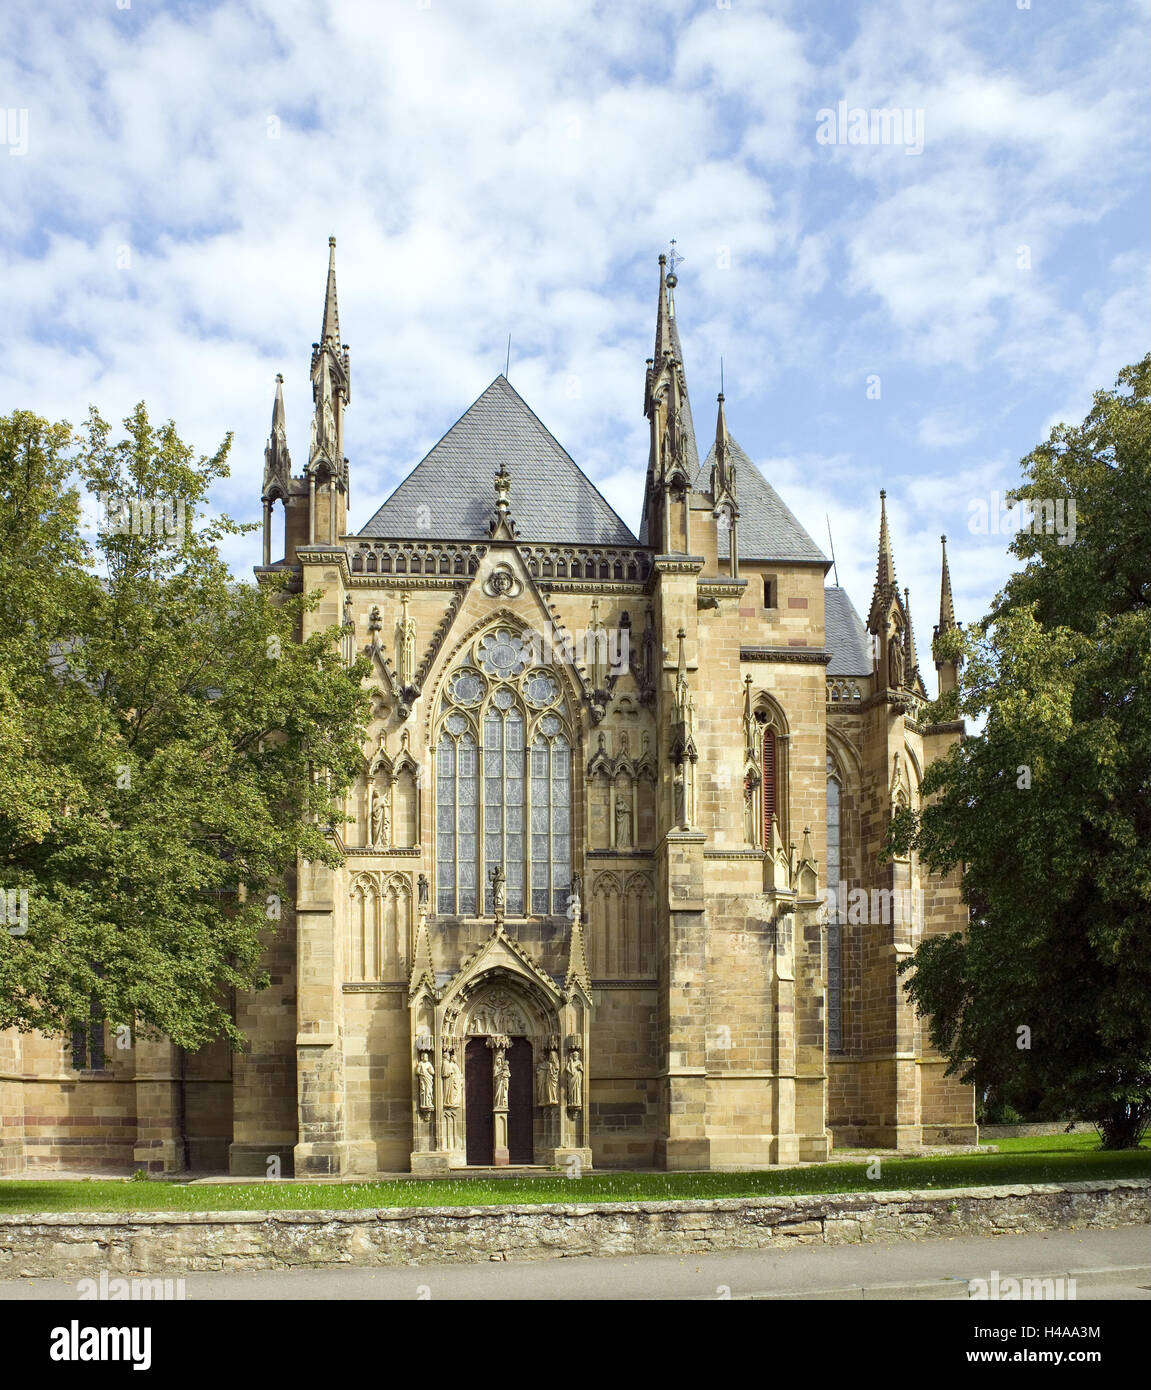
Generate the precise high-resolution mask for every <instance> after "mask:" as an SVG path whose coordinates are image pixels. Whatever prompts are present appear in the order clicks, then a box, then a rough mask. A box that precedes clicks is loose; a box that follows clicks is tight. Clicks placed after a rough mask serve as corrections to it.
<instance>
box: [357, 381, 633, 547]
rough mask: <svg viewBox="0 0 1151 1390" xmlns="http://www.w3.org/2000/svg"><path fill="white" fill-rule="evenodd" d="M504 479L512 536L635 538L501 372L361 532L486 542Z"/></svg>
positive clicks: (601, 541)
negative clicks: (500, 474) (506, 477)
mask: <svg viewBox="0 0 1151 1390" xmlns="http://www.w3.org/2000/svg"><path fill="white" fill-rule="evenodd" d="M501 464H504V465H505V466H506V467H507V469H508V472H509V473H510V474H511V495H510V501H511V515H512V518H513V520H514V521H515V523H516V526H517V527H518V528H519V539H520V540H523V541H527V542H531V541H554V542H559V543H575V544H583V545H636V544H637V541H636V538H635V537H634V536H633V535H632V533H631V532H630V531H629V530H628V528H627V527H626V526H625V525H624V523H623V521H622V520H621V519H620V518H619V516H617V515H616V513H615V512H614V511H613V510H612V508H611V507H610V506H609V505H608V503H607V501H606V500H605V499H604V497H603V496H602V495H601V493H600V492H599V491H598V489H597V488H596V487H595V485H594V484H593V483H592V482H591V480H590V479H589V478H587V477H586V476H585V474H584V473H583V472H582V471H581V470H580V468H579V467H578V465H577V464H576V463H575V461H574V460H573V459H572V458H571V456H570V455H569V454H568V452H567V451H566V450H565V449H564V448H563V446H562V445H561V444H560V443H559V442H558V441H557V440H556V439H555V437H554V436H553V435H552V434H551V432H550V431H549V430H548V429H547V428H546V427H545V426H544V425H543V424H542V422H541V421H540V420H539V419H538V418H537V417H536V415H535V414H534V413H533V412H532V410H531V409H530V408H529V407H528V405H527V403H526V402H525V401H524V400H523V398H522V397H521V396H520V395H519V393H518V392H517V391H515V390H514V389H513V387H512V386H511V384H510V382H508V380H507V378H506V377H504V376H502V375H501V376H498V377H496V379H495V381H493V382H492V384H491V385H490V386H489V387H488V388H487V390H486V391H485V392H484V393H483V394H482V395H481V396H480V397H479V398H478V399H477V400H476V401H475V402H473V404H472V405H471V406H469V407H468V409H467V410H466V411H465V412H464V413H463V415H461V416H460V418H459V419H458V420H457V421H456V423H455V424H454V425H453V426H452V427H451V429H450V430H448V432H447V434H445V435H444V437H443V438H442V439H441V440H440V442H439V443H438V444H436V445H435V446H434V447H433V448H432V449H431V450H430V452H429V453H428V454H427V455H425V457H424V458H423V460H422V461H421V462H420V463H418V464H417V465H416V467H415V468H414V469H413V470H412V472H411V473H409V474H408V476H407V477H406V478H405V479H404V481H403V482H402V483H401V484H400V485H399V487H398V488H396V490H395V492H393V493H392V495H391V496H390V497H389V498H388V500H387V501H386V502H385V503H384V504H383V506H382V507H381V508H380V509H379V511H378V512H376V514H375V516H373V517H372V519H371V520H370V521H369V522H368V523H367V525H366V526H365V527H364V528H363V530H362V531H360V533H359V534H360V535H361V536H377V537H382V538H386V539H389V540H410V539H412V538H413V537H418V538H419V539H420V540H457V541H463V540H467V541H479V540H487V539H488V535H489V531H488V521H489V518H490V517H491V514H492V509H493V507H494V505H495V497H496V494H495V486H494V483H493V479H494V476H495V474H496V472H497V471H498V469H499V467H500V465H501Z"/></svg>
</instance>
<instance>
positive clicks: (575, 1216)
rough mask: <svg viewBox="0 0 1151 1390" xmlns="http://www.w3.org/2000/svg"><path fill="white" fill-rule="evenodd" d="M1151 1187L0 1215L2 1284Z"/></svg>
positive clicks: (884, 1218)
mask: <svg viewBox="0 0 1151 1390" xmlns="http://www.w3.org/2000/svg"><path fill="white" fill-rule="evenodd" d="M1149 1218H1151V1181H1131V1180H1128V1181H1119V1182H1110V1183H1107V1182H1082V1183H1068V1184H1066V1185H1063V1186H1058V1185H1045V1186H1026V1185H1020V1186H1011V1187H983V1188H954V1189H951V1190H943V1191H931V1192H859V1193H846V1194H840V1195H835V1196H823V1197H820V1196H802V1197H760V1198H753V1199H727V1200H723V1201H714V1202H706V1201H689V1202H675V1201H661V1202H619V1203H594V1202H587V1203H581V1204H579V1205H575V1204H573V1205H562V1206H560V1205H556V1206H493V1207H425V1208H415V1209H403V1208H391V1209H385V1210H380V1211H277V1212H268V1211H251V1212H130V1213H124V1214H117V1215H111V1214H108V1213H105V1212H90V1213H67V1212H62V1213H42V1214H39V1215H32V1216H0V1279H14V1278H20V1279H24V1278H48V1277H54V1278H72V1277H79V1276H84V1275H89V1276H90V1275H95V1274H98V1273H99V1272H100V1271H102V1270H106V1271H108V1272H109V1273H114V1274H151V1273H160V1272H163V1271H173V1270H174V1271H184V1272H190V1273H195V1272H206V1271H215V1270H236V1269H242V1270H254V1269H294V1268H317V1267H324V1266H336V1265H389V1264H421V1263H431V1262H449V1261H450V1262H466V1261H472V1260H486V1259H491V1258H513V1259H520V1260H541V1259H554V1258H562V1257H570V1256H572V1255H644V1254H653V1255H654V1254H663V1255H666V1254H679V1253H695V1252H701V1251H707V1250H747V1249H787V1248H788V1247H790V1246H794V1245H853V1244H859V1243H861V1242H864V1243H869V1242H889V1241H896V1240H917V1239H925V1238H930V1237H938V1236H987V1235H1005V1234H1009V1233H1012V1232H1021V1231H1027V1232H1031V1231H1044V1230H1068V1229H1071V1230H1074V1229H1082V1228H1085V1227H1106V1226H1129V1225H1141V1224H1144V1223H1146V1222H1147V1221H1148V1219H1149Z"/></svg>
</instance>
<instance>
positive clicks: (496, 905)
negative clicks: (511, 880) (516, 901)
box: [492, 864, 507, 917]
mask: <svg viewBox="0 0 1151 1390" xmlns="http://www.w3.org/2000/svg"><path fill="white" fill-rule="evenodd" d="M506 894H507V879H506V878H505V876H504V866H503V865H502V864H497V865H496V866H495V868H494V869H493V870H492V908H493V910H494V911H495V913H496V915H497V916H500V917H502V916H503V912H504V904H505V902H506Z"/></svg>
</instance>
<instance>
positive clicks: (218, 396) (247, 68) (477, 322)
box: [0, 0, 1151, 649]
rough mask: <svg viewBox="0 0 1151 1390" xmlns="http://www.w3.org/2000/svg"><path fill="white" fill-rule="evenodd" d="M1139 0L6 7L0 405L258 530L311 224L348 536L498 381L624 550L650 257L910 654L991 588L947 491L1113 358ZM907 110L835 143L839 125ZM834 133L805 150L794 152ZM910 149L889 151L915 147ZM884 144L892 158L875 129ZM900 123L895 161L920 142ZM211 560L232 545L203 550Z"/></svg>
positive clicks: (1123, 347)
mask: <svg viewBox="0 0 1151 1390" xmlns="http://www.w3.org/2000/svg"><path fill="white" fill-rule="evenodd" d="M1149 19H1151V3H1149V0H1109V2H1108V3H1106V4H1104V3H1096V2H1095V0H1030V3H1026V0H933V2H932V3H930V4H926V3H923V0H879V3H874V4H872V3H858V4H856V3H847V2H846V0H799V3H795V4H791V3H785V2H781V3H776V2H775V0H770V2H769V3H753V2H752V0H730V3H728V0H719V3H718V4H717V3H716V0H666V2H665V3H660V2H657V3H652V4H648V3H644V4H640V3H631V2H630V0H612V3H595V0H563V3H558V2H554V3H553V2H551V0H548V2H545V3H526V0H374V3H369V2H368V0H332V2H331V3H318V0H226V3H218V4H217V3H208V0H167V2H166V3H164V0H40V2H39V3H37V4H35V5H22V6H15V5H9V6H5V7H4V12H3V17H2V18H0V40H2V42H0V115H2V116H3V126H2V127H0V135H3V136H4V137H5V143H6V145H7V150H5V148H4V145H3V144H0V192H2V196H0V255H2V257H3V276H2V281H0V306H2V309H3V321H4V329H5V366H6V371H5V373H4V389H3V400H2V402H0V410H2V411H5V412H6V411H8V410H11V409H13V408H16V407H23V408H28V409H32V410H35V411H37V412H38V413H40V414H43V415H47V416H50V417H52V418H65V419H69V420H72V421H73V422H79V421H81V420H82V419H83V417H84V415H85V414H86V411H87V408H88V405H89V403H94V404H96V405H97V406H98V407H99V408H100V409H101V411H102V412H103V413H104V414H105V415H107V416H109V417H112V418H119V417H122V416H123V415H124V414H125V413H126V412H127V411H128V409H129V408H130V407H131V405H132V404H133V403H134V402H135V401H137V400H140V399H143V400H144V401H146V402H147V405H148V407H149V409H150V411H151V412H152V414H153V415H154V417H157V418H167V417H171V418H173V419H174V420H175V421H176V423H177V425H178V427H179V429H180V431H181V433H182V434H183V435H184V437H185V438H187V439H189V440H190V441H192V442H193V443H194V444H195V445H196V446H197V447H198V448H199V449H201V450H204V451H210V450H212V449H213V448H214V447H215V445H216V444H217V443H218V442H219V440H220V438H221V437H222V436H223V435H224V434H225V433H226V432H227V431H233V432H234V434H235V446H234V452H233V455H232V477H231V479H230V480H229V481H228V482H227V483H226V484H224V485H222V486H221V487H220V488H219V489H218V492H217V495H216V498H215V500H216V502H217V504H218V505H219V507H221V508H222V509H225V510H227V511H229V512H230V513H232V514H233V515H234V516H237V517H239V518H240V519H246V520H253V519H256V518H257V517H258V515H259V489H260V480H261V472H262V463H263V444H264V439H265V437H266V434H267V430H268V423H269V417H270V411H271V403H272V393H273V389H274V388H273V382H274V376H275V373H276V372H277V371H282V372H283V373H284V377H285V392H286V400H287V413H288V429H289V436H290V442H291V445H292V448H293V457H294V460H295V463H296V467H297V470H298V469H299V467H300V466H302V464H303V462H304V460H305V458H306V454H307V440H308V426H309V418H310V391H309V383H308V359H309V351H310V344H311V343H312V341H313V339H315V338H316V337H317V336H318V334H319V328H320V318H321V308H322V295H323V284H324V275H325V268H326V260H327V239H328V236H329V235H335V236H336V237H337V238H338V248H337V256H338V268H339V285H340V319H341V328H342V332H343V337H344V338H345V339H346V340H347V342H348V343H349V344H350V345H351V358H352V405H351V408H350V410H349V413H348V423H347V452H348V455H349V458H350V461H351V470H352V525H353V527H355V528H357V529H358V527H359V526H361V525H363V524H364V522H365V521H366V520H367V519H368V518H369V517H370V516H371V514H372V512H373V511H374V510H375V509H376V507H377V506H378V505H379V503H380V502H381V501H383V499H384V498H385V497H386V496H387V495H388V494H389V493H390V492H391V490H392V489H393V488H394V487H395V485H396V484H397V483H398V482H399V481H400V479H401V478H402V477H403V476H404V475H405V474H406V473H407V472H408V471H409V470H410V469H411V468H412V467H413V466H414V465H415V464H416V463H417V462H418V460H419V459H420V458H421V457H422V455H423V454H424V453H425V452H426V450H427V449H428V448H429V447H430V446H431V445H432V444H433V443H434V442H435V440H436V439H437V438H439V436H440V435H441V434H442V433H443V432H444V431H445V430H446V429H447V428H448V427H449V426H450V425H451V424H452V422H453V421H454V420H455V419H456V418H457V416H458V415H459V414H460V413H461V412H462V411H463V409H464V408H466V406H467V405H468V404H469V403H470V402H471V401H472V400H473V399H474V398H475V397H476V396H477V395H478V394H479V393H480V392H481V391H482V390H483V389H484V388H485V387H486V386H487V385H488V383H489V382H490V381H491V380H492V379H493V378H494V377H495V376H496V375H497V373H498V372H499V371H501V370H502V369H503V365H504V354H505V350H506V343H507V337H508V334H509V333H510V334H511V337H512V353H511V372H510V376H511V380H512V383H513V384H514V385H515V386H516V388H517V389H518V390H519V391H520V392H521V393H522V394H523V395H524V397H525V398H526V399H527V401H528V402H529V404H531V406H532V407H533V409H535V411H536V412H537V414H539V415H540V417H541V418H542V419H543V420H544V422H545V423H546V424H547V425H548V426H549V428H551V430H552V431H553V433H555V435H556V436H557V437H558V439H559V440H560V442H561V443H562V444H564V446H565V447H566V448H567V449H568V451H569V452H570V453H571V454H572V455H573V456H574V457H575V459H576V460H577V462H578V463H580V465H581V466H582V467H583V468H584V469H585V471H586V472H587V473H588V474H589V475H590V476H591V477H592V478H593V479H594V480H595V481H596V482H597V483H598V484H599V486H600V487H601V489H602V490H603V491H604V493H605V494H606V496H607V497H608V499H609V500H610V501H611V502H612V504H613V505H614V506H615V507H616V509H617V510H618V511H619V512H620V514H621V515H622V516H623V518H624V519H625V521H627V522H628V524H629V525H631V526H632V528H633V529H634V528H635V527H636V526H638V521H639V509H640V503H641V489H642V484H643V474H644V468H645V466H646V460H647V439H646V425H645V422H644V420H643V417H642V401H643V372H644V359H645V358H646V357H647V356H648V355H649V354H650V352H651V344H652V334H653V328H654V313H655V301H656V288H657V264H656V257H657V255H658V254H659V252H660V251H661V250H665V249H666V248H667V245H668V243H669V241H670V239H671V238H673V237H674V238H675V239H676V243H677V250H678V251H679V253H680V254H681V255H682V256H683V257H684V260H683V264H682V266H681V267H680V270H679V281H680V284H679V290H678V291H677V296H676V298H677V305H678V312H679V319H680V327H681V333H682V335H683V343H684V354H685V358H686V368H687V375H688V385H689V390H690V393H691V397H692V402H693V409H694V414H695V421H696V429H697V431H698V433H699V435H700V437H701V439H703V438H706V437H708V436H709V435H710V433H711V432H712V429H713V427H714V409H715V405H714V402H715V393H716V391H717V389H718V386H719V363H720V358H721V356H722V358H723V359H724V363H725V381H726V394H727V402H728V421H729V424H730V427H731V429H732V432H733V434H734V435H735V437H736V438H737V439H738V440H739V442H740V443H741V444H742V445H743V447H744V448H745V449H746V450H747V451H748V452H749V453H750V454H751V455H752V457H753V458H754V459H755V460H756V462H757V463H758V464H759V466H760V467H761V468H762V470H763V471H764V473H765V474H766V476H767V477H768V478H769V479H770V480H771V481H772V482H773V483H774V484H775V486H776V487H777V489H778V490H779V491H780V493H781V494H782V495H783V496H784V498H785V500H786V501H787V502H788V503H789V504H790V505H791V507H792V508H793V510H794V511H795V512H796V513H797V514H798V515H799V517H800V518H801V520H802V521H803V522H804V523H805V524H806V526H807V527H808V529H809V531H810V532H811V533H812V535H813V536H814V537H815V539H816V540H817V541H818V542H820V543H821V544H823V545H826V539H827V523H826V520H825V516H826V515H829V516H830V520H831V529H832V534H833V535H834V539H835V548H836V553H837V557H838V559H839V570H840V576H841V579H842V582H843V583H844V584H845V585H846V586H847V587H848V589H849V590H850V592H851V594H852V596H853V598H854V601H855V603H856V606H857V607H859V608H860V609H861V610H864V611H865V610H866V605H867V602H868V599H869V595H870V589H871V581H872V576H873V573H874V563H875V558H874V557H875V538H876V532H877V524H878V521H877V518H878V496H877V494H878V491H879V489H880V487H883V486H886V487H887V489H888V499H889V506H890V514H891V520H892V526H893V535H894V542H895V553H896V568H897V573H898V576H899V579H900V582H901V583H907V584H910V586H911V594H912V608H913V612H914V614H915V618H916V626H917V629H918V636H919V640H920V644H921V649H922V645H923V643H924V642H928V641H929V640H930V632H931V622H932V620H933V617H934V615H935V613H936V611H937V605H938V592H939V590H938V582H939V581H938V554H939V535H940V533H941V532H944V531H946V532H947V533H948V535H949V538H950V549H951V551H952V566H953V575H954V579H955V584H956V600H957V607H958V608H959V610H960V617H961V618H972V617H975V616H977V615H978V614H980V613H982V612H983V611H984V610H985V608H986V606H987V604H988V601H989V600H990V598H991V596H992V595H993V594H994V592H995V591H996V590H997V589H998V588H999V586H1000V585H1001V584H1002V582H1003V579H1004V578H1005V576H1006V574H1007V573H1008V564H1009V561H1008V557H1007V556H1006V554H1005V551H1004V544H1005V538H1004V537H1002V536H997V535H989V536H979V535H973V534H971V533H970V531H969V529H968V520H969V515H970V510H969V509H970V505H971V503H972V502H973V500H976V499H981V498H982V499H989V497H990V494H991V493H992V491H995V490H998V491H1000V492H1002V491H1003V490H1005V489H1006V488H1008V487H1010V486H1011V484H1012V483H1013V482H1014V481H1016V480H1017V478H1018V461H1019V459H1020V458H1021V456H1022V455H1023V454H1025V453H1026V452H1027V451H1028V450H1029V449H1030V448H1031V447H1032V446H1033V445H1034V444H1035V443H1036V442H1038V441H1039V439H1041V438H1042V437H1044V436H1045V435H1046V432H1047V431H1048V429H1049V428H1050V427H1051V425H1052V424H1054V423H1055V422H1057V421H1059V420H1062V419H1067V420H1074V421H1078V420H1079V419H1081V418H1082V416H1083V414H1084V413H1085V410H1086V409H1087V407H1088V405H1089V403H1090V397H1091V392H1092V391H1093V390H1095V389H1098V388H1100V387H1104V386H1109V385H1111V384H1112V383H1113V381H1114V377H1115V374H1116V372H1117V371H1118V369H1119V368H1120V367H1122V366H1123V365H1124V364H1125V363H1127V362H1130V361H1133V360H1136V359H1137V358H1139V357H1141V356H1142V355H1143V353H1144V352H1145V351H1146V350H1147V348H1148V341H1147V323H1148V257H1147V216H1146V204H1147V158H1146V147H1147V134H1148V132H1147V111H1146V92H1145V88H1146V69H1145V63H1146V40H1147V28H1148V21H1149ZM841 102H842V103H845V109H846V110H848V111H850V110H852V109H856V108H858V109H860V110H863V111H865V112H870V111H871V110H878V109H891V108H899V109H900V110H901V111H906V112H907V113H908V117H909V119H908V121H907V123H906V129H905V130H904V132H903V137H904V139H903V143H896V142H895V140H893V139H890V140H889V141H888V142H887V143H875V144H872V143H846V142H844V143H839V142H838V137H839V135H843V136H846V135H847V133H848V132H847V131H846V130H841V129H840V128H839V125H838V122H839V111H840V106H839V104H840V103H841ZM827 110H831V111H832V112H834V113H835V117H834V120H835V123H836V124H835V130H834V131H832V134H833V135H835V136H836V141H837V142H836V143H827V137H828V133H829V122H828V118H827V117H826V116H824V117H822V118H821V116H820V113H821V111H827ZM916 132H918V135H917V134H916ZM888 133H889V135H890V134H892V133H893V132H891V131H890V130H889V132H888ZM920 137H921V138H920ZM229 558H230V560H231V561H232V563H233V564H234V566H235V567H236V568H237V569H238V570H245V571H248V572H250V571H249V570H248V567H249V566H250V565H251V564H252V563H254V562H257V561H258V559H259V539H258V537H257V536H253V537H251V538H250V540H248V541H247V542H245V543H238V544H237V545H236V546H235V547H234V549H233V551H231V552H229Z"/></svg>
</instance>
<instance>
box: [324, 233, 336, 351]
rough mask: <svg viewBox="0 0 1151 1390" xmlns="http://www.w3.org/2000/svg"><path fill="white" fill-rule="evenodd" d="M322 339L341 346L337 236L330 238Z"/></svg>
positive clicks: (334, 345)
mask: <svg viewBox="0 0 1151 1390" xmlns="http://www.w3.org/2000/svg"><path fill="white" fill-rule="evenodd" d="M320 341H321V343H324V344H325V345H326V344H328V343H331V344H332V345H333V347H334V348H335V349H336V351H339V347H340V310H339V306H338V305H337V303H336V238H335V237H334V236H330V237H329V238H328V283H327V287H326V288H325V291H324V326H323V329H322V330H321V332H320Z"/></svg>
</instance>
